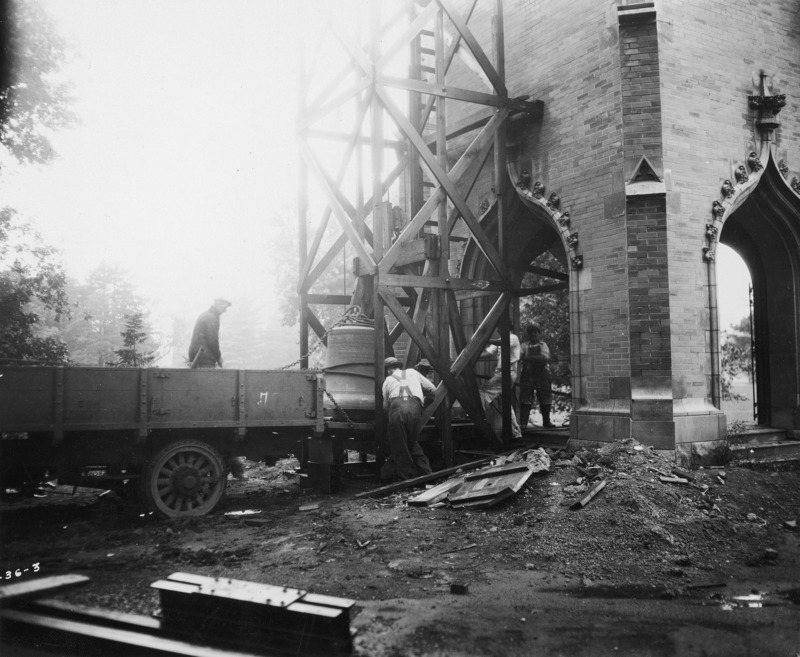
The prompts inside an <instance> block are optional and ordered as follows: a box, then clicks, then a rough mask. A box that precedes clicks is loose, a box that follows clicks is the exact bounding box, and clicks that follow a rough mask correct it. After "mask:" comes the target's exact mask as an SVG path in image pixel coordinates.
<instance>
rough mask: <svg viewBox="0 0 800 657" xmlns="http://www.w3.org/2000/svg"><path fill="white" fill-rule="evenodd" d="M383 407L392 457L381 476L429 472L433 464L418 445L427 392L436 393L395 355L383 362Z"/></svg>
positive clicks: (404, 476)
mask: <svg viewBox="0 0 800 657" xmlns="http://www.w3.org/2000/svg"><path fill="white" fill-rule="evenodd" d="M383 367H384V370H385V372H386V378H385V379H384V381H383V387H382V391H383V407H384V408H385V409H386V410H388V416H389V425H388V427H387V429H386V437H387V439H388V441H389V450H390V452H391V456H390V457H389V458H388V459H387V460H386V463H384V465H383V468H381V479H389V480H391V479H395V480H401V481H402V480H403V479H413V478H414V477H419V476H420V475H424V474H430V472H431V464H430V463H429V462H428V457H427V456H425V452H423V451H422V447H420V445H419V442H418V441H419V434H420V432H421V431H422V407H423V405H424V403H425V394H426V393H427V394H431V395H432V394H433V393H435V392H436V386H434V385H433V384H432V383H431V382H430V381H429V380H428V379H426V378H425V377H424V376H423V375H422V374H420V373H419V372H417V370H413V369H408V370H404V369H403V368H402V366H401V365H400V361H398V360H397V359H396V358H387V359H386V360H385V361H384V362H383Z"/></svg>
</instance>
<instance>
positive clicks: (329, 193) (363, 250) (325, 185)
mask: <svg viewBox="0 0 800 657" xmlns="http://www.w3.org/2000/svg"><path fill="white" fill-rule="evenodd" d="M302 146H303V148H302V149H301V151H302V154H303V159H304V160H305V162H306V163H307V164H308V165H309V168H310V169H311V170H312V171H313V172H314V174H315V175H316V176H317V178H318V179H319V182H320V187H322V191H323V192H324V194H325V196H326V197H327V200H328V203H329V205H330V206H331V208H332V209H333V212H334V214H335V215H336V218H337V219H338V220H339V223H340V224H341V226H342V228H343V229H344V232H345V233H346V234H347V237H348V238H349V240H350V243H351V244H352V245H353V247H354V248H355V250H356V251H357V252H358V256H359V257H360V258H361V259H362V260H363V262H364V264H365V265H367V266H369V267H371V268H375V266H376V265H375V260H374V258H373V257H372V252H371V250H370V249H368V248H367V245H366V244H364V242H363V241H362V240H361V239H360V237H359V235H358V233H356V231H355V228H354V227H353V224H352V218H351V217H350V215H348V214H347V212H346V211H345V210H344V208H343V207H342V205H341V203H340V202H339V198H338V194H337V193H336V192H335V191H334V190H333V189H331V188H330V186H329V182H328V177H327V174H326V173H325V171H323V169H322V167H321V166H320V164H319V162H317V158H316V157H315V155H314V154H313V153H312V152H311V150H310V149H309V148H308V145H307V144H302Z"/></svg>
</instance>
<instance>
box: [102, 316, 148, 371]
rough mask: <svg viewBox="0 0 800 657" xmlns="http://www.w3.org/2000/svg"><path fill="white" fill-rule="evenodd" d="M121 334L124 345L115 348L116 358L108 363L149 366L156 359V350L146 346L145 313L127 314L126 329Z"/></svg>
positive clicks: (112, 364) (114, 365)
mask: <svg viewBox="0 0 800 657" xmlns="http://www.w3.org/2000/svg"><path fill="white" fill-rule="evenodd" d="M120 336H121V337H122V347H120V348H119V349H115V350H114V353H115V354H116V359H115V360H113V361H111V362H110V363H108V365H110V366H111V367H147V366H148V365H150V363H152V362H153V361H154V360H155V359H156V352H155V351H153V350H152V349H150V350H148V349H147V347H146V346H145V344H146V342H147V339H148V335H147V331H145V324H144V314H143V313H141V312H138V313H133V314H131V315H125V330H124V331H122V332H121V333H120Z"/></svg>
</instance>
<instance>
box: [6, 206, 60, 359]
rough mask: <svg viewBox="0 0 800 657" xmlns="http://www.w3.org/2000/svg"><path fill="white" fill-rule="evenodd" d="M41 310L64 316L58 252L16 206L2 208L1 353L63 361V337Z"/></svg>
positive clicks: (12, 357) (9, 356) (16, 357)
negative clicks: (46, 323)
mask: <svg viewBox="0 0 800 657" xmlns="http://www.w3.org/2000/svg"><path fill="white" fill-rule="evenodd" d="M43 313H52V314H53V315H54V316H55V317H56V318H59V319H60V318H62V317H68V316H69V306H68V297H67V292H66V275H65V273H64V269H63V267H62V265H61V262H60V259H59V257H58V252H57V251H56V249H54V248H53V247H51V246H48V245H46V244H45V243H44V241H43V240H42V238H41V236H40V235H39V234H38V233H37V232H36V230H35V229H34V228H33V227H32V226H31V225H30V224H29V223H27V222H24V221H21V220H20V219H19V217H18V214H17V212H16V211H15V210H12V209H11V208H3V209H2V210H0V358H2V359H6V360H20V361H39V362H53V363H65V362H67V360H68V350H67V346H66V344H65V343H64V341H63V340H62V339H61V338H60V337H59V336H58V335H55V334H54V332H53V331H48V330H47V329H46V328H45V327H44V325H43V322H42V321H41V320H42V314H43Z"/></svg>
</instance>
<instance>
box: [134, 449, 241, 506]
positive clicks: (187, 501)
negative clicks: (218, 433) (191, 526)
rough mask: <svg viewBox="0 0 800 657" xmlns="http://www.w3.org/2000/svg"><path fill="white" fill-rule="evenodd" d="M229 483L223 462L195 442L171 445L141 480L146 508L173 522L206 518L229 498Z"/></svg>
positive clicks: (213, 452) (158, 455) (145, 470)
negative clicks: (222, 501)
mask: <svg viewBox="0 0 800 657" xmlns="http://www.w3.org/2000/svg"><path fill="white" fill-rule="evenodd" d="M227 483H228V478H227V471H226V469H225V462H224V460H223V458H222V457H221V456H220V455H219V453H218V452H217V450H215V449H214V448H213V447H212V446H211V445H209V444H208V443H203V442H199V441H195V440H181V441H179V442H175V443H171V444H169V445H167V446H166V447H165V448H164V449H162V450H161V451H160V452H159V453H158V454H157V455H156V456H155V458H153V459H152V460H151V461H150V462H149V463H148V464H147V465H146V466H145V468H144V470H143V472H142V477H141V484H142V491H143V493H144V494H143V497H144V503H145V505H146V506H147V507H148V508H149V509H151V510H153V511H158V512H159V513H160V514H162V515H164V516H167V517H169V518H180V517H184V516H202V515H205V514H206V513H208V512H209V511H211V510H212V509H213V508H214V507H215V506H216V505H217V503H218V502H219V501H220V500H221V499H222V497H223V495H225V489H226V487H227Z"/></svg>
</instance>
